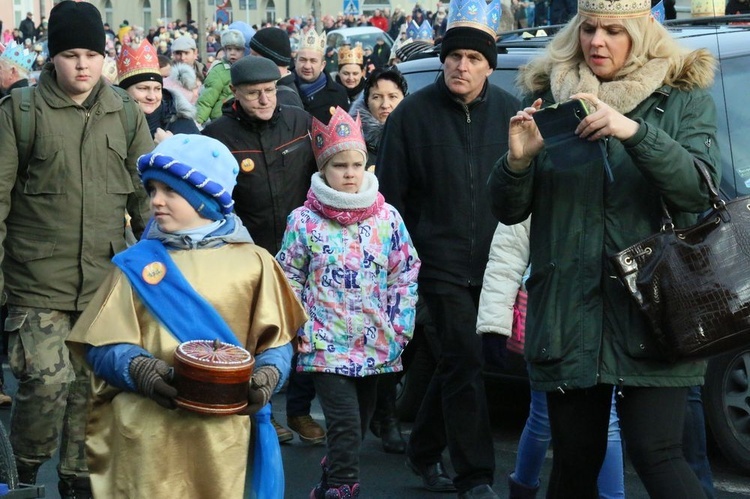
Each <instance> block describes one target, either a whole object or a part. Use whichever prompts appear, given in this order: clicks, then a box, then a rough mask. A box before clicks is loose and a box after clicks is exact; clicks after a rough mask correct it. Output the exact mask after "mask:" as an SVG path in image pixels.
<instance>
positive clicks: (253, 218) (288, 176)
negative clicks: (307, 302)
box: [202, 55, 317, 255]
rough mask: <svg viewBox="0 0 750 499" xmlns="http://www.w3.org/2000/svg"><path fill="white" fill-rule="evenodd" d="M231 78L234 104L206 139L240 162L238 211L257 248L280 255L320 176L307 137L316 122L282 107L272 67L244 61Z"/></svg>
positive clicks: (262, 60)
mask: <svg viewBox="0 0 750 499" xmlns="http://www.w3.org/2000/svg"><path fill="white" fill-rule="evenodd" d="M230 73H231V85H230V89H231V90H232V94H234V98H232V99H229V100H228V101H227V102H226V103H225V104H224V107H223V109H222V113H223V114H222V116H221V117H219V118H218V119H216V120H214V121H212V122H211V123H210V124H209V125H208V126H206V128H204V129H203V131H202V133H203V135H207V136H209V137H213V138H215V139H217V140H219V141H221V142H222V143H223V144H224V145H226V146H227V147H228V148H229V150H230V151H232V154H233V155H234V157H235V159H237V164H238V165H239V173H238V174H237V186H236V187H235V188H234V193H233V197H234V201H235V205H234V207H235V211H236V213H237V215H238V216H239V217H240V219H242V223H243V224H244V225H245V227H247V229H248V230H249V231H250V235H251V236H252V237H253V240H254V241H255V243H256V244H258V245H259V246H262V247H263V248H265V249H266V250H268V251H269V252H270V253H271V254H273V255H275V254H276V253H278V251H279V248H280V246H281V238H282V236H283V235H284V229H285V228H286V218H287V216H288V215H289V213H291V212H292V210H293V209H295V208H297V207H298V206H302V204H303V203H304V202H305V199H306V196H307V190H308V189H309V187H310V178H311V176H312V174H313V173H315V172H316V171H317V167H316V165H315V158H314V156H313V152H312V144H311V143H310V136H309V134H308V130H309V129H310V127H311V121H312V118H311V117H310V115H309V114H308V113H307V112H306V111H305V110H303V109H300V108H298V107H287V106H279V105H278V104H277V100H276V82H277V81H278V80H279V79H280V78H281V73H280V72H279V68H278V66H276V64H275V63H274V62H273V61H271V60H269V59H266V58H264V57H259V56H254V55H249V56H245V57H243V58H242V59H240V60H238V61H237V62H235V63H234V64H233V65H232V68H231V72H230Z"/></svg>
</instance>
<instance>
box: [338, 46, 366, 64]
mask: <svg viewBox="0 0 750 499" xmlns="http://www.w3.org/2000/svg"><path fill="white" fill-rule="evenodd" d="M364 60H365V56H364V53H363V52H362V44H361V43H357V45H356V46H355V47H354V48H353V49H351V48H349V47H341V48H340V49H339V66H343V65H344V64H358V65H360V66H362V65H364Z"/></svg>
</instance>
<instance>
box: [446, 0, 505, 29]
mask: <svg viewBox="0 0 750 499" xmlns="http://www.w3.org/2000/svg"><path fill="white" fill-rule="evenodd" d="M500 13H501V9H500V0H492V2H490V3H487V2H486V1H485V0H451V4H450V7H449V10H448V26H447V28H448V29H451V28H458V27H467V28H475V29H479V30H482V31H484V32H486V33H488V34H490V35H491V36H492V37H495V35H497V30H498V29H500Z"/></svg>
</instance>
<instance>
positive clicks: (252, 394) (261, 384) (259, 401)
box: [237, 366, 281, 416]
mask: <svg viewBox="0 0 750 499" xmlns="http://www.w3.org/2000/svg"><path fill="white" fill-rule="evenodd" d="M280 376H281V373H280V372H279V370H278V369H277V368H276V367H274V366H263V367H260V368H258V369H257V370H256V371H255V372H254V373H253V377H252V378H250V387H249V390H248V395H247V401H248V403H247V407H245V408H244V409H242V410H241V411H240V412H238V413H237V414H242V415H245V416H252V415H253V414H255V413H256V412H258V411H259V410H261V408H262V407H263V406H264V405H266V404H267V403H268V401H269V400H271V396H272V395H273V392H274V390H275V389H276V385H278V384H279V377H280Z"/></svg>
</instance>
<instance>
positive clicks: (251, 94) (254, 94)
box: [245, 87, 276, 100]
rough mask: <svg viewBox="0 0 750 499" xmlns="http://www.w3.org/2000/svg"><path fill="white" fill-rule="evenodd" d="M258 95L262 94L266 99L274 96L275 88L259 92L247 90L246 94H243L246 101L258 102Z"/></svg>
mask: <svg viewBox="0 0 750 499" xmlns="http://www.w3.org/2000/svg"><path fill="white" fill-rule="evenodd" d="M260 94H263V95H265V96H266V97H271V96H273V95H276V87H273V88H264V89H261V90H248V91H247V92H245V98H246V99H247V100H258V99H260Z"/></svg>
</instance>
